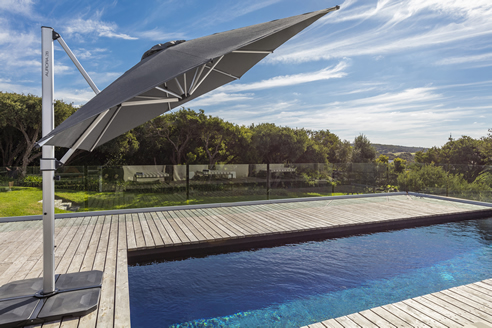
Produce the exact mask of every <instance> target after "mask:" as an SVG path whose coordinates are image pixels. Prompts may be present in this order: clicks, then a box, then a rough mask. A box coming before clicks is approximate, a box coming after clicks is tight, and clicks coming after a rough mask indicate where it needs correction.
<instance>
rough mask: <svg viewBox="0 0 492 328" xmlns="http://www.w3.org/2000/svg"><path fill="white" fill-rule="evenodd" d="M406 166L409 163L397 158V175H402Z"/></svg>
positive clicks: (395, 161)
mask: <svg viewBox="0 0 492 328" xmlns="http://www.w3.org/2000/svg"><path fill="white" fill-rule="evenodd" d="M406 164H407V161H406V160H404V159H401V158H399V157H397V158H395V159H394V160H393V166H394V168H395V172H396V173H402V172H403V171H405V168H406Z"/></svg>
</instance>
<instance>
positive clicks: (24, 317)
mask: <svg viewBox="0 0 492 328" xmlns="http://www.w3.org/2000/svg"><path fill="white" fill-rule="evenodd" d="M55 279H56V283H55V288H56V289H57V293H55V294H53V295H51V296H47V297H44V298H40V297H39V296H35V295H37V294H40V292H42V285H43V279H42V278H36V279H25V280H19V281H13V282H10V283H8V284H5V285H3V286H1V287H0V327H1V328H6V327H20V326H24V325H29V324H38V323H42V322H46V321H52V320H57V319H61V318H62V317H67V316H74V317H78V316H83V315H86V314H88V313H90V312H92V311H94V310H95V309H96V308H97V304H98V303H99V297H100V292H101V284H102V271H97V270H94V271H86V272H77V273H68V274H63V275H57V276H56V277H55Z"/></svg>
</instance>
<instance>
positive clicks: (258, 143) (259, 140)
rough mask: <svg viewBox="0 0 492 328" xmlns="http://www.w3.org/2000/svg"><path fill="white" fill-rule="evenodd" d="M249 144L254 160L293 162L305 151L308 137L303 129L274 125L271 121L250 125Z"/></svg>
mask: <svg viewBox="0 0 492 328" xmlns="http://www.w3.org/2000/svg"><path fill="white" fill-rule="evenodd" d="M250 129H251V130H252V133H253V134H252V136H251V146H252V150H253V151H254V152H255V157H256V161H258V162H262V163H293V162H296V161H297V159H298V158H300V157H301V155H302V154H303V153H304V152H305V151H306V149H307V145H308V140H309V137H308V135H307V131H306V130H304V129H292V128H289V127H280V126H276V125H275V124H273V123H263V124H259V125H256V126H255V125H252V126H251V127H250Z"/></svg>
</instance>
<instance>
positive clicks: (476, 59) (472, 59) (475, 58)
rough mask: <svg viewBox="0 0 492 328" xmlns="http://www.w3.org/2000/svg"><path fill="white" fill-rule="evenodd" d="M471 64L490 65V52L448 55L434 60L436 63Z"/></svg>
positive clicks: (491, 64)
mask: <svg viewBox="0 0 492 328" xmlns="http://www.w3.org/2000/svg"><path fill="white" fill-rule="evenodd" d="M465 63H466V64H473V65H475V66H482V67H483V66H492V53H486V54H480V55H470V56H460V57H448V58H444V59H441V60H438V61H437V62H436V64H437V65H457V64H465Z"/></svg>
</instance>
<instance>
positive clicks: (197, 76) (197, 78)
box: [190, 63, 207, 94]
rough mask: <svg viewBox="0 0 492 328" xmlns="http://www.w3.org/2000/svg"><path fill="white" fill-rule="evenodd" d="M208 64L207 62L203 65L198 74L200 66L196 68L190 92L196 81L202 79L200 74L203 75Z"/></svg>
mask: <svg viewBox="0 0 492 328" xmlns="http://www.w3.org/2000/svg"><path fill="white" fill-rule="evenodd" d="M206 65H207V63H205V64H203V65H202V67H201V69H200V73H198V75H196V72H198V67H197V68H196V72H195V76H194V77H193V81H192V82H191V85H190V94H191V92H192V91H193V88H194V87H195V83H197V82H198V80H200V76H202V73H203V70H204V69H205V66H206ZM195 77H196V79H195Z"/></svg>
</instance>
